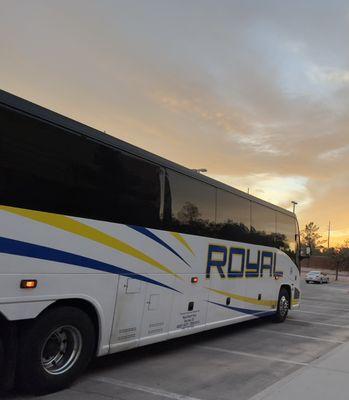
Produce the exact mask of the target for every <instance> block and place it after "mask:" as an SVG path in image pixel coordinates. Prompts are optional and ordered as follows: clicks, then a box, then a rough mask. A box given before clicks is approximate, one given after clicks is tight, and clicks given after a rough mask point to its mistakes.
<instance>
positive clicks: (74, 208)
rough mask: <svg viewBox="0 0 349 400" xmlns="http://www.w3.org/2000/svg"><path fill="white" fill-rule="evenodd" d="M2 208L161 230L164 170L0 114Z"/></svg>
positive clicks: (42, 125)
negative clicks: (18, 208)
mask: <svg viewBox="0 0 349 400" xmlns="http://www.w3.org/2000/svg"><path fill="white" fill-rule="evenodd" d="M0 119H1V124H2V128H1V139H0V168H1V171H2V173H1V174H0V185H1V188H2V190H1V192H0V204H4V205H10V206H14V207H21V208H27V209H33V210H39V211H46V212H52V213H57V214H65V215H71V216H78V217H84V218H91V219H98V220H105V221H112V222H119V223H126V224H133V225H142V226H147V227H157V228H158V227H160V222H161V221H160V213H161V179H162V178H161V176H162V174H161V172H162V170H163V169H162V168H161V167H159V166H157V165H155V164H153V163H151V162H149V161H146V160H143V159H141V158H139V157H136V156H133V155H131V154H128V153H126V152H124V151H121V150H119V149H117V148H114V147H110V146H107V145H105V144H101V143H99V142H96V141H94V140H90V139H89V138H87V137H83V136H80V135H78V134H75V133H72V132H68V131H66V130H64V129H62V128H59V127H56V126H53V125H51V124H48V123H45V122H42V121H39V120H36V119H35V118H30V117H27V116H24V115H21V114H18V113H16V112H14V111H10V110H6V109H3V108H2V109H1V110H0Z"/></svg>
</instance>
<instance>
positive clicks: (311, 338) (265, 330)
mask: <svg viewBox="0 0 349 400" xmlns="http://www.w3.org/2000/svg"><path fill="white" fill-rule="evenodd" d="M258 330H259V331H262V332H270V333H275V334H277V335H285V336H294V337H298V338H301V339H310V340H316V341H318V342H327V343H336V344H342V343H346V342H342V341H340V340H335V339H323V338H318V337H315V336H307V335H297V334H296V333H288V332H281V331H274V330H272V329H259V328H258Z"/></svg>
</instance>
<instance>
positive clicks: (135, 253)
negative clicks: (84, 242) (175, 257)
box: [0, 206, 183, 280]
mask: <svg viewBox="0 0 349 400" xmlns="http://www.w3.org/2000/svg"><path fill="white" fill-rule="evenodd" d="M0 210H3V211H7V212H10V213H12V214H16V215H20V216H22V217H26V218H29V219H32V220H34V221H38V222H42V223H44V224H47V225H50V226H53V227H55V228H58V229H62V230H64V231H67V232H70V233H73V234H75V235H79V236H82V237H85V238H87V239H90V240H93V241H94V242H97V243H101V244H103V245H105V246H108V247H111V248H112V249H115V250H118V251H120V252H122V253H125V254H127V255H130V256H132V257H135V258H137V259H139V260H141V261H144V262H146V263H147V264H150V265H152V266H153V267H155V268H158V269H160V270H162V271H164V272H167V273H169V274H171V275H174V276H175V277H177V278H178V279H181V280H183V279H182V278H181V277H180V276H178V275H177V274H176V273H175V272H173V271H172V270H171V269H169V268H167V267H166V266H164V265H162V264H160V263H159V262H158V261H156V260H154V259H153V258H151V257H149V256H147V255H146V254H144V253H143V252H142V251H140V250H137V249H135V248H134V247H132V246H130V245H128V244H127V243H124V242H122V241H121V240H119V239H116V238H114V237H113V236H110V235H107V234H106V233H103V232H101V231H100V230H98V229H95V228H93V227H91V226H88V225H85V224H83V223H81V222H78V221H75V220H74V219H72V218H69V217H66V216H64V215H58V214H51V213H47V212H42V211H32V210H26V209H22V208H15V207H8V206H0Z"/></svg>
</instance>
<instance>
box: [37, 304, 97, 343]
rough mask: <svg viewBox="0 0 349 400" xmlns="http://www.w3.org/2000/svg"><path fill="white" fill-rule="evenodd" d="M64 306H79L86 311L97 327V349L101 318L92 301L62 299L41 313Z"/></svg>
mask: <svg viewBox="0 0 349 400" xmlns="http://www.w3.org/2000/svg"><path fill="white" fill-rule="evenodd" d="M62 306H70V307H75V308H79V309H80V310H82V311H84V312H85V313H86V314H87V315H88V316H89V317H90V318H91V321H92V323H93V326H94V328H95V333H96V338H97V340H96V349H97V346H98V342H99V339H100V325H99V319H98V314H97V311H96V309H95V307H94V306H93V304H91V303H90V302H88V301H86V300H83V299H62V300H57V301H56V302H54V303H53V304H51V305H50V306H49V307H47V308H46V309H45V310H44V311H43V312H42V313H41V314H44V313H45V312H46V311H47V310H50V309H52V308H59V307H62ZM96 349H95V350H96Z"/></svg>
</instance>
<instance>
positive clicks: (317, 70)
mask: <svg viewBox="0 0 349 400" xmlns="http://www.w3.org/2000/svg"><path fill="white" fill-rule="evenodd" d="M308 75H309V78H310V79H312V80H313V81H315V82H328V83H336V84H347V83H349V69H348V70H340V69H338V68H333V67H332V68H331V67H320V66H312V67H311V68H310V69H309V71H308Z"/></svg>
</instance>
